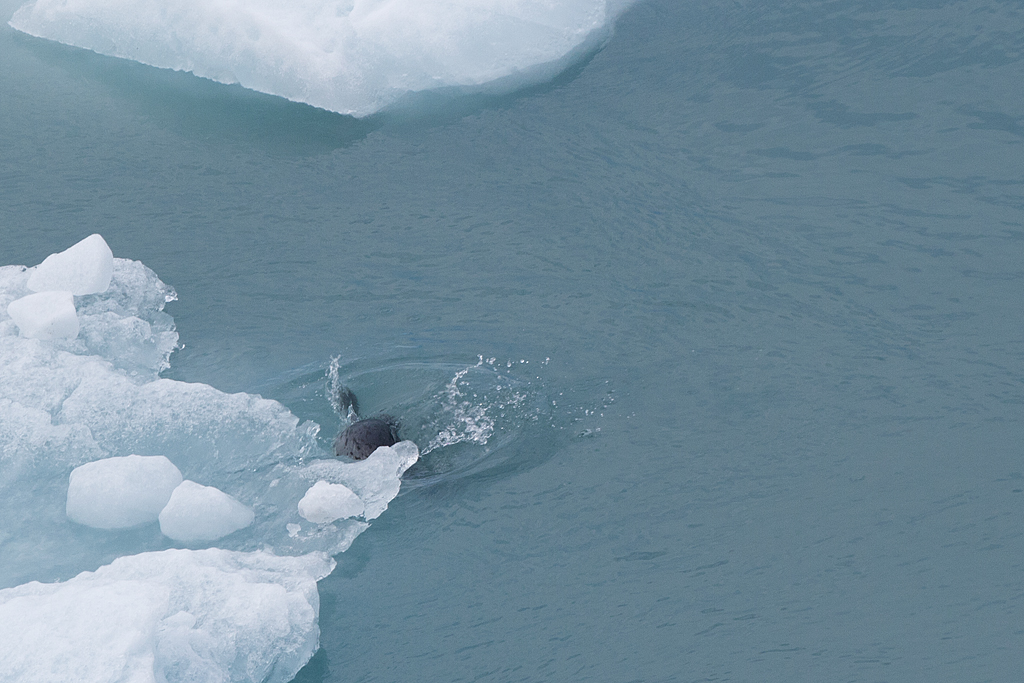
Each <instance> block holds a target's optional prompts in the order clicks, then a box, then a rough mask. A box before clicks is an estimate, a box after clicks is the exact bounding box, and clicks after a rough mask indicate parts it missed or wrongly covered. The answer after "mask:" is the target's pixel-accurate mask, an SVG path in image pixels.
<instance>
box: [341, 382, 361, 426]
mask: <svg viewBox="0 0 1024 683" xmlns="http://www.w3.org/2000/svg"><path fill="white" fill-rule="evenodd" d="M338 410H339V411H340V412H341V415H342V417H344V418H346V419H348V420H350V421H352V420H358V419H359V401H358V400H356V395H355V394H354V393H353V392H352V390H351V389H349V388H348V387H346V386H340V387H338Z"/></svg>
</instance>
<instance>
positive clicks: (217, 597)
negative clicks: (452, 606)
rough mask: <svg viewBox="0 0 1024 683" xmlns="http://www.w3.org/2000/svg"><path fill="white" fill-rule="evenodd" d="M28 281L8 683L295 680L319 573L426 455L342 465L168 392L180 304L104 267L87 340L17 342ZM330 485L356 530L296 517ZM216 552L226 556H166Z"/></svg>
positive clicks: (118, 266)
mask: <svg viewBox="0 0 1024 683" xmlns="http://www.w3.org/2000/svg"><path fill="white" fill-rule="evenodd" d="M33 272H34V271H33V269H29V268H25V267H24V266H5V267H0V549H2V550H0V552H2V557H3V561H2V562H0V588H5V587H11V586H16V585H17V584H23V585H20V586H17V587H14V588H10V589H9V590H3V591H0V662H3V666H2V667H0V669H2V670H3V674H4V675H7V674H9V673H10V672H14V674H11V675H13V678H12V679H11V680H19V681H21V680H25V681H28V680H142V681H149V680H152V681H167V682H168V683H173V682H175V681H187V680H221V681H262V680H264V679H266V680H274V681H277V680H282V681H283V680H288V679H290V678H291V677H292V676H293V675H294V674H295V672H296V671H297V670H298V669H299V668H300V667H301V666H302V664H303V663H305V661H307V660H308V658H309V657H310V656H311V655H312V653H313V651H314V650H315V648H316V639H317V631H316V611H317V608H316V588H315V582H316V580H317V579H318V578H320V577H322V576H323V575H324V574H326V573H327V572H328V571H329V570H330V569H329V565H330V560H329V559H327V555H332V554H336V553H339V552H343V551H344V550H346V549H347V548H348V547H349V546H350V545H351V543H352V542H353V540H354V539H355V538H356V537H357V536H358V535H359V534H360V533H361V532H362V531H364V530H365V529H366V528H367V527H368V521H369V520H372V519H374V518H376V516H378V515H379V514H380V513H381V512H382V511H383V510H384V509H385V508H386V507H387V504H388V502H389V501H390V500H391V499H392V498H394V496H395V495H397V493H398V489H399V486H400V483H401V482H400V477H401V474H402V473H403V472H404V471H405V469H406V468H408V467H409V466H410V465H411V464H412V463H414V462H415V461H416V459H417V458H418V457H419V451H418V450H417V448H416V445H415V444H413V443H411V442H404V443H403V444H396V446H395V447H394V448H387V449H379V451H378V453H375V454H374V455H372V456H371V457H370V458H368V459H367V460H365V461H362V462H360V463H341V462H338V461H336V460H335V459H334V458H333V456H332V455H331V454H330V453H328V452H327V451H326V450H325V449H324V448H322V447H321V446H320V444H319V442H318V440H317V433H318V431H319V426H318V425H316V424H315V423H313V422H301V421H300V420H299V419H298V418H297V417H296V416H295V415H293V414H292V413H291V412H290V411H289V410H287V409H286V408H285V407H284V406H282V405H281V404H280V403H277V402H276V401H271V400H267V399H264V398H261V397H259V396H255V395H250V394H243V393H239V394H225V393H223V392H221V391H218V390H217V389H215V388H213V387H211V386H208V385H205V384H196V383H186V382H178V381H173V380H169V379H163V378H161V377H160V376H159V373H160V372H161V371H162V370H163V369H165V368H167V367H169V358H170V354H171V352H172V351H173V350H174V348H175V347H176V345H177V341H178V335H177V332H176V331H175V329H174V321H173V320H172V319H171V317H170V316H169V315H167V314H166V313H165V312H164V310H163V309H164V306H165V305H166V304H167V303H168V302H169V301H173V300H174V299H175V298H176V297H175V293H174V290H172V289H171V288H170V287H168V286H167V285H165V284H164V283H163V282H161V281H160V279H159V278H158V277H157V276H156V274H155V273H153V271H151V270H150V269H149V268H147V267H146V266H144V265H143V264H141V263H139V262H136V261H128V260H124V259H117V258H115V259H113V262H112V266H111V278H110V282H109V286H108V287H107V288H106V290H105V291H103V292H102V293H97V294H89V295H84V296H78V297H73V309H76V310H77V318H78V320H79V322H80V324H81V332H80V333H79V334H78V335H77V337H74V338H62V337H60V338H55V339H52V340H44V339H33V338H29V337H26V336H24V335H22V334H20V333H19V327H18V324H16V322H15V321H14V320H13V319H12V318H11V317H10V316H9V315H8V314H7V311H8V307H9V306H10V304H11V303H12V302H16V301H17V300H20V299H23V298H25V297H28V296H30V295H31V294H32V293H31V290H30V289H29V287H28V284H29V278H30V277H31V276H32V273H33ZM44 294H50V292H45V293H44ZM65 294H66V295H67V296H68V297H71V294H70V293H68V292H65ZM15 308H16V307H15ZM132 456H143V458H137V457H134V458H133V457H132ZM155 456H163V457H162V458H157V457H155ZM165 459H166V461H165ZM140 462H141V463H157V464H159V466H158V467H154V468H149V469H147V467H145V466H144V467H141V468H140V467H138V466H139V464H140ZM76 468H79V469H78V470H77V473H76V474H75V475H74V476H72V472H73V471H76ZM172 468H173V470H172ZM136 470H138V471H136ZM179 477H180V478H183V479H187V480H189V481H187V482H184V481H183V482H182V483H181V484H176V486H177V488H173V487H171V484H175V482H176V481H178V478H179ZM320 480H327V481H329V483H332V484H345V485H346V486H347V487H348V488H349V489H351V491H352V492H353V493H354V495H356V496H357V497H358V498H359V500H360V504H361V505H362V507H363V509H364V512H363V513H362V515H361V516H360V515H357V516H354V517H349V518H346V519H338V520H336V521H333V522H310V521H309V520H307V519H305V518H304V517H303V516H301V515H300V514H299V507H298V503H299V501H300V500H301V499H302V498H303V496H304V495H305V494H306V493H307V491H308V490H309V488H310V487H311V486H312V485H313V484H314V483H315V482H317V481H320ZM193 482H200V483H201V484H202V486H200V484H195V483H193ZM186 483H187V484H189V486H188V487H186V488H184V489H183V488H182V487H183V486H185V484H186ZM168 488H173V491H174V492H181V496H180V498H181V500H180V501H178V503H180V504H179V505H177V506H172V504H174V503H175V500H174V497H175V496H174V494H169V493H168ZM117 496H120V497H121V498H122V500H120V501H117V500H114V497H117ZM164 496H168V497H169V499H168V500H166V501H165V502H166V503H167V505H166V506H161V501H162V500H163V497H164ZM104 498H106V500H104ZM122 504H123V505H122ZM169 508H170V509H169ZM154 510H159V511H161V512H163V513H167V517H168V519H161V520H159V521H160V524H158V519H157V518H155V517H154V516H153V511H154ZM172 513H173V514H172ZM69 515H70V517H69ZM197 515H198V517H199V518H201V519H198V518H197ZM72 518H76V519H78V521H82V522H83V523H85V524H88V525H90V526H91V527H93V528H90V526H82V525H81V524H76V523H75V521H73V520H72ZM172 522H173V523H172ZM175 524H177V525H178V526H175ZM126 526H127V527H132V528H128V529H122V528H121V527H126ZM161 526H164V527H165V531H169V535H170V536H171V537H173V538H169V537H168V536H165V535H164V534H161V532H160V527H161ZM214 527H216V528H214ZM224 534H227V535H224ZM221 536H222V537H221ZM215 537H219V538H218V540H217V541H216V542H217V544H218V546H220V547H219V548H216V549H208V550H205V551H202V552H190V551H185V550H176V551H167V550H168V547H169V546H174V545H177V544H180V543H187V544H188V545H190V546H203V545H205V544H206V543H207V541H204V540H203V539H212V538H215ZM174 539H178V540H174ZM158 551H167V552H158ZM229 551H233V552H229ZM311 553H313V554H311ZM310 558H313V559H310ZM104 565H107V566H104ZM97 567H100V569H98V570H97ZM92 570H96V571H94V573H92V574H83V575H81V576H77V577H75V575H76V574H79V573H80V572H82V571H92ZM71 577H75V578H71ZM35 580H44V581H54V580H65V581H64V583H56V584H38V583H26V582H33V581H35ZM71 671H78V672H82V673H81V675H80V676H77V678H76V677H71V678H64V677H63V673H64V672H71ZM201 672H202V673H201ZM205 672H212V673H210V674H209V675H207V673H205ZM93 674H95V675H93ZM0 679H3V676H2V675H0ZM4 680H8V679H4Z"/></svg>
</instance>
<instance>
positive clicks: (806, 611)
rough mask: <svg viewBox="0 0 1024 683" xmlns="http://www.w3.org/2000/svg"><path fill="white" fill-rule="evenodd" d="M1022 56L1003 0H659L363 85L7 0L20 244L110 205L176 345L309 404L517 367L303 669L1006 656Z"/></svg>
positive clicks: (1021, 426)
mask: <svg viewBox="0 0 1024 683" xmlns="http://www.w3.org/2000/svg"><path fill="white" fill-rule="evenodd" d="M15 7H16V3H10V2H5V3H4V4H3V10H4V11H5V12H6V15H7V16H9V15H10V14H11V13H13V11H14V9H15ZM1022 60H1024V6H1022V5H1021V4H1020V3H1019V2H1010V1H1004V2H981V1H980V0H967V1H964V2H940V1H936V2H927V1H920V2H910V1H907V2H895V3H889V4H883V3H872V2H844V3H838V2H788V3H768V2H738V3H736V2H728V3H727V2H716V3H686V2H678V1H675V0H649V1H647V2H641V3H639V4H637V5H635V6H633V7H632V9H630V10H629V11H627V12H626V13H625V14H624V15H623V16H622V17H621V18H620V20H619V21H618V23H617V26H616V31H615V33H614V35H613V36H612V37H611V39H610V40H609V42H608V43H607V44H606V45H605V46H604V48H603V49H601V50H600V51H598V52H596V53H594V54H591V55H588V56H587V58H586V59H585V60H584V61H583V62H581V63H579V64H577V65H576V66H575V67H573V68H572V69H570V70H569V71H568V72H566V73H564V74H562V75H561V76H560V77H558V78H557V79H556V80H554V81H553V82H550V83H546V84H542V85H539V86H537V87H534V88H532V89H529V90H526V91H523V92H519V93H515V94H513V95H509V96H505V97H463V98H458V97H455V98H449V97H440V96H438V97H428V98H424V99H425V101H423V102H420V103H419V104H418V105H417V107H418V108H417V109H412V110H403V111H398V112H391V113H384V114H380V115H377V116H374V117H370V118H368V119H362V120H356V119H351V118H347V117H343V116H338V115H334V114H330V113H327V112H323V111H319V110H316V109H312V108H310V107H306V106H303V105H299V104H294V103H289V102H285V101H283V100H279V99H277V98H273V97H269V96H264V95H259V94H256V93H252V92H248V91H245V90H242V89H241V88H237V87H230V86H223V85H218V84H214V83H211V82H207V81H202V80H200V79H196V78H194V77H191V76H188V75H186V74H176V73H170V72H165V71H159V70H156V69H151V68H148V67H144V66H141V65H136V64H131V63H127V62H122V61H118V60H114V59H111V58H106V57H100V56H98V55H94V54H91V53H87V52H84V51H80V50H76V49H73V48H69V47H64V46H60V45H56V44H50V43H47V42H45V41H41V40H38V39H34V38H30V37H28V36H24V35H21V34H18V33H16V32H14V31H13V30H11V29H9V28H6V27H5V28H4V29H3V30H2V31H0V237H2V242H0V245H2V253H3V263H5V264H7V263H19V264H29V265H31V264H35V263H38V262H39V261H41V260H42V259H43V258H44V257H45V256H46V255H47V254H49V253H51V252H52V251H56V250H58V249H62V248H64V247H66V246H68V245H70V244H71V243H73V242H74V241H77V240H78V239H80V238H82V237H85V236H86V235H88V234H90V233H93V232H100V233H102V234H103V236H104V237H105V238H106V239H107V241H108V243H109V244H110V245H111V248H112V249H113V251H114V253H115V255H117V256H120V257H126V258H133V259H138V260H141V261H143V262H144V263H145V264H146V265H148V266H149V267H150V268H152V269H153V270H155V271H156V272H157V273H158V274H159V275H160V277H161V279H162V280H164V281H165V282H167V283H169V284H171V285H172V286H174V287H175V289H176V290H177V292H178V294H179V301H178V302H176V303H174V304H172V305H171V306H169V307H168V311H169V312H170V313H171V314H172V315H173V316H174V318H175V321H176V323H177V328H178V331H179V333H180V335H181V341H182V342H183V343H184V348H183V349H181V350H180V351H178V352H177V353H175V355H174V356H173V358H172V368H171V369H170V370H169V371H168V372H167V373H165V374H166V376H168V377H172V378H176V379H183V380H188V381H197V382H205V383H208V384H212V385H213V386H215V387H217V388H220V389H223V390H225V391H248V392H257V393H261V394H263V395H264V396H267V397H270V398H276V399H278V400H281V401H282V402H284V403H285V404H286V405H287V406H288V407H289V408H291V409H292V410H293V411H294V412H295V413H296V414H297V415H299V417H301V418H304V419H313V420H316V421H318V422H320V423H321V424H322V425H323V427H324V438H325V439H329V438H330V436H331V435H332V434H331V433H330V432H332V431H333V430H336V429H337V428H338V425H339V424H340V422H339V420H338V418H337V416H336V415H335V414H334V413H333V412H332V409H331V406H330V402H329V400H328V398H327V397H326V396H325V393H324V387H325V380H324V377H325V373H326V371H327V369H328V367H329V364H330V362H331V359H332V358H336V357H337V358H338V359H339V361H338V362H339V368H340V373H341V375H342V376H343V378H344V379H345V380H346V381H348V382H349V383H351V384H352V385H353V386H354V388H355V389H356V390H357V392H358V393H359V394H360V396H361V400H362V401H363V403H364V404H365V405H364V408H365V409H366V410H368V411H384V410H391V411H397V412H400V413H402V414H403V416H404V420H405V423H406V425H407V426H408V428H409V429H410V430H411V432H412V433H413V434H414V435H415V437H414V438H417V439H418V440H419V441H425V440H427V441H429V439H430V438H432V436H433V434H432V433H431V431H430V429H431V424H432V423H431V419H432V415H433V414H434V412H435V411H436V410H438V408H437V406H436V405H435V402H436V397H437V396H439V395H442V394H443V387H444V386H445V384H446V383H447V382H449V381H450V380H451V379H452V378H453V377H454V376H455V374H457V373H458V372H459V371H460V370H461V369H464V368H472V367H474V366H476V365H477V364H478V363H480V362H481V359H482V360H483V361H484V363H483V365H480V366H479V368H477V370H476V371H475V372H477V373H481V372H484V371H486V372H487V373H491V374H488V375H487V381H486V382H483V383H482V384H481V386H483V385H484V384H486V386H487V387H488V389H489V390H491V388H492V387H493V386H494V385H495V383H496V382H497V383H499V384H501V383H503V384H504V386H505V387H506V390H507V387H508V386H511V385H514V386H515V387H516V391H518V392H520V393H521V394H522V395H523V396H526V397H527V398H526V399H525V403H524V402H519V403H515V402H514V401H512V402H509V401H510V400H511V399H508V397H507V395H502V394H500V393H493V392H495V391H497V390H492V394H491V395H490V396H488V397H481V396H478V397H476V398H475V399H474V400H475V404H476V405H485V406H487V407H490V408H495V407H498V408H501V407H503V406H506V404H507V405H508V409H507V414H503V417H502V418H501V419H502V420H503V421H502V422H501V423H500V424H499V427H500V429H499V431H500V432H501V433H498V434H495V435H493V436H492V437H491V438H490V440H489V441H488V444H486V445H480V444H473V443H469V444H462V445H461V446H457V447H452V448H448V449H445V448H438V449H436V450H435V451H433V452H432V453H428V454H427V455H426V457H425V462H424V463H421V465H420V466H418V470H415V471H414V472H411V473H410V478H409V480H408V481H407V482H406V483H407V484H408V485H407V487H406V489H405V491H404V493H403V494H402V495H401V496H400V497H399V498H398V499H397V500H396V501H395V502H394V503H392V505H391V508H390V509H389V510H388V512H387V514H386V515H384V516H382V517H381V518H380V519H379V520H377V521H376V522H375V523H374V525H373V527H372V528H371V529H370V530H369V531H368V532H367V533H365V534H364V535H363V536H361V537H360V538H359V539H358V540H357V541H356V543H355V545H354V546H353V548H352V549H351V550H350V551H348V552H347V553H345V554H344V555H342V556H340V557H339V558H338V561H339V567H338V569H337V570H336V571H335V573H334V574H333V575H331V576H330V577H328V578H327V579H325V580H324V581H322V582H321V584H320V592H321V600H322V605H323V607H322V614H321V629H322V636H321V650H320V652H319V653H318V654H317V655H316V656H315V657H314V658H313V660H312V661H311V662H310V663H309V664H308V665H307V667H306V668H305V669H304V670H303V671H302V672H301V673H300V675H299V678H298V680H300V681H305V682H313V681H316V682H320V681H323V682H328V681H331V682H335V681H336V682H342V681H345V682H348V681H411V680H417V681H445V682H446V683H449V682H453V681H609V682H611V681H616V682H626V681H644V682H651V683H653V682H660V681H786V682H789V681H872V682H874V681H900V682H904V681H922V682H925V681H928V682H931V681H936V680H950V681H1014V680H1019V679H1020V677H1021V674H1022V671H1024V655H1022V653H1024V626H1022V624H1024V609H1022V607H1024V604H1022V594H1024V582H1022V578H1021V577H1022V576H1024V574H1022V570H1024V560H1022V558H1024V536H1022V530H1024V494H1022V490H1024V460H1022V446H1021V444H1022V443H1024V420H1022V410H1024V327H1022V324H1021V321H1022V313H1024V310H1022V309H1024V296H1022V284H1024V163H1022V159H1024V97H1022V92H1024V90H1022V88H1021V83H1022V82H1024V61H1022ZM491 359H493V361H492V362H491V363H487V362H486V361H488V360H491ZM495 378H499V379H495ZM492 380H494V381H492ZM499 412H500V411H499ZM502 430H503V431H502ZM435 433H436V430H435ZM419 445H420V447H421V448H424V447H425V446H427V445H428V444H426V443H420V444H419ZM432 456H433V459H432Z"/></svg>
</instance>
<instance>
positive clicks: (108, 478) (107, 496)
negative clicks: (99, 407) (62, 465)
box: [67, 455, 181, 529]
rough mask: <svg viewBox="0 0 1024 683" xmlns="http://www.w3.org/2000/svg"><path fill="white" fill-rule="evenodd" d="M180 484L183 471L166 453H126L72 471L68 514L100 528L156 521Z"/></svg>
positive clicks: (81, 521) (127, 526)
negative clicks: (145, 454) (165, 455)
mask: <svg viewBox="0 0 1024 683" xmlns="http://www.w3.org/2000/svg"><path fill="white" fill-rule="evenodd" d="M179 484H181V472H180V471H178V468H177V467H175V466H174V463H172V462H171V461H170V460H168V459H167V458H165V457H164V456H162V455H152V456H141V455H126V456H123V457H120V458H104V459H103V460H97V461H95V462H90V463H86V464H85V465H81V466H79V467H76V468H75V469H74V470H72V472H71V482H70V485H69V486H68V503H67V513H68V517H70V518H71V520H72V521H74V522H78V523H79V524H84V525H86V526H91V527H95V528H97V529H127V528H130V527H133V526H139V525H140V524H148V523H150V522H155V521H157V517H158V515H159V514H160V511H161V510H163V509H164V506H165V505H167V501H168V500H170V498H171V493H172V492H173V491H174V489H175V488H177V486H178V485H179Z"/></svg>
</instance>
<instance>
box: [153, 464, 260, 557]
mask: <svg viewBox="0 0 1024 683" xmlns="http://www.w3.org/2000/svg"><path fill="white" fill-rule="evenodd" d="M159 519H160V531H161V532H162V533H163V535H164V536H167V537H168V538H173V539H174V540H175V541H182V542H183V543H193V542H195V541H216V540H217V539H220V538H224V537H225V536H227V535H228V534H233V533H234V532H236V531H238V530H239V529H244V528H245V527H247V526H249V525H250V524H252V522H253V519H255V515H254V514H253V511H252V510H251V509H249V508H248V507H247V506H245V505H243V504H242V503H240V502H238V501H237V500H236V499H235V498H232V497H231V496H229V495H228V494H226V493H224V492H223V491H221V490H220V489H218V488H216V487H214V486H203V485H202V484H197V483H196V482H194V481H189V480H188V479H186V480H185V481H183V482H181V483H180V484H179V485H178V487H177V488H176V489H174V491H173V492H172V493H171V498H170V500H169V501H167V505H166V506H165V507H164V509H163V510H161V511H160V515H159Z"/></svg>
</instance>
